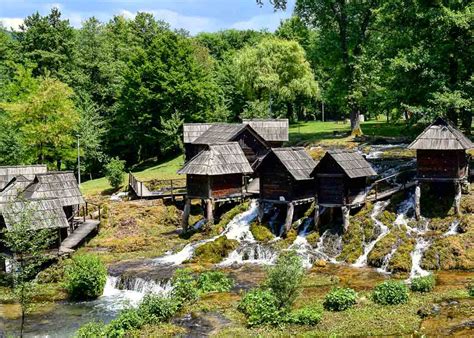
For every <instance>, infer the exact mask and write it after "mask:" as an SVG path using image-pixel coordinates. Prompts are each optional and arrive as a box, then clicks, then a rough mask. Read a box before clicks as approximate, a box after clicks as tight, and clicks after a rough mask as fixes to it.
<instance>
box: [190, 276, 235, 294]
mask: <svg viewBox="0 0 474 338" xmlns="http://www.w3.org/2000/svg"><path fill="white" fill-rule="evenodd" d="M233 286H234V281H233V280H232V279H231V278H229V277H227V275H226V274H225V273H223V272H220V271H206V272H203V273H201V274H200V275H199V278H198V280H197V287H198V289H199V291H201V292H203V293H206V292H227V291H230V289H232V287H233Z"/></svg>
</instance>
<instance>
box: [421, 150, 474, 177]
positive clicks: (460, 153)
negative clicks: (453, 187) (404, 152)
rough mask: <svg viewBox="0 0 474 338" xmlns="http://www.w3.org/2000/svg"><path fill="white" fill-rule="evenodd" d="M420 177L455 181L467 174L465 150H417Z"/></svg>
mask: <svg viewBox="0 0 474 338" xmlns="http://www.w3.org/2000/svg"><path fill="white" fill-rule="evenodd" d="M416 161H417V168H418V177H419V178H426V179H430V178H433V179H436V178H440V179H455V178H461V177H464V176H465V175H466V174H467V158H466V153H465V151H464V150H417V151H416Z"/></svg>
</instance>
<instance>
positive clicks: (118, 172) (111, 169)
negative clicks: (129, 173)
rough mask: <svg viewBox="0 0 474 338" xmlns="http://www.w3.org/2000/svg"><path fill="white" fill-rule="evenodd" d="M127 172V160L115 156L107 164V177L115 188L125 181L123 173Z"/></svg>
mask: <svg viewBox="0 0 474 338" xmlns="http://www.w3.org/2000/svg"><path fill="white" fill-rule="evenodd" d="M124 174H125V161H122V160H120V159H119V158H118V157H116V158H113V159H111V160H110V161H109V163H107V165H106V166H105V177H107V180H108V181H109V183H110V185H111V186H112V188H114V189H118V188H119V187H120V186H121V185H122V183H123V175H124Z"/></svg>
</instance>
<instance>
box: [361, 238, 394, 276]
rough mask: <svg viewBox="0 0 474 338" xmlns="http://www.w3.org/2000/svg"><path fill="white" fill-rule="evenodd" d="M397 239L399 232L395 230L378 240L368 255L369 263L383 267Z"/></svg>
mask: <svg viewBox="0 0 474 338" xmlns="http://www.w3.org/2000/svg"><path fill="white" fill-rule="evenodd" d="M397 241H398V234H397V233H396V232H395V231H392V232H390V233H389V234H388V235H387V236H385V237H384V238H382V239H381V240H380V241H378V242H377V243H376V244H375V246H374V248H373V249H372V251H370V253H369V255H368V256H367V264H369V265H370V266H373V267H377V268H379V267H381V266H382V264H383V260H384V258H385V256H387V255H388V254H389V253H390V251H391V250H392V248H393V246H394V245H396V243H397Z"/></svg>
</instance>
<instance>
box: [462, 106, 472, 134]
mask: <svg viewBox="0 0 474 338" xmlns="http://www.w3.org/2000/svg"><path fill="white" fill-rule="evenodd" d="M460 116H461V124H462V129H464V132H465V134H466V135H471V125H472V111H470V110H468V109H465V108H463V109H461V114H460Z"/></svg>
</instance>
